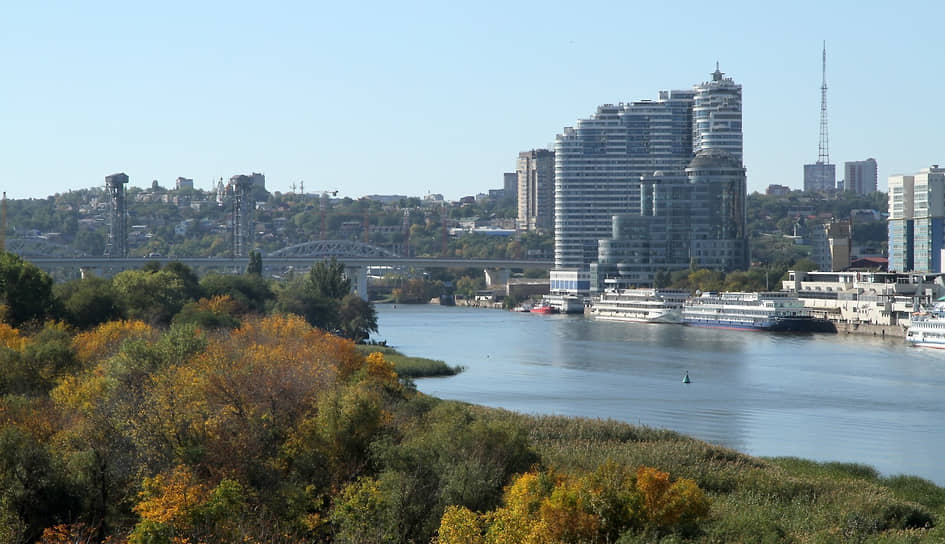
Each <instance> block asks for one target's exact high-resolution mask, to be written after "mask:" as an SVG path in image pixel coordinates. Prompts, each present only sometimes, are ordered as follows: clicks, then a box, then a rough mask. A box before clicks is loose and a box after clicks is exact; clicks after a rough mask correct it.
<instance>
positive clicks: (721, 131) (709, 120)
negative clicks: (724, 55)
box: [692, 63, 742, 163]
mask: <svg viewBox="0 0 945 544" xmlns="http://www.w3.org/2000/svg"><path fill="white" fill-rule="evenodd" d="M724 75H725V74H723V73H722V72H721V71H719V65H718V63H716V64H715V72H712V81H707V82H704V83H701V84H699V85H696V86H695V87H694V89H695V96H694V97H693V103H692V153H693V155H695V154H698V153H699V152H700V151H702V150H707V149H721V150H722V151H727V152H728V153H730V154H731V155H732V156H733V157H735V159H736V160H738V162H739V163H741V162H742V86H741V85H738V84H736V83H735V82H734V81H732V78H730V77H724Z"/></svg>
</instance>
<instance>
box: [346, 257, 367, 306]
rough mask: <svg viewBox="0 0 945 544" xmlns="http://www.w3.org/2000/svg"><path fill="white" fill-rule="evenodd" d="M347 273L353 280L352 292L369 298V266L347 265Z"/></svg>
mask: <svg viewBox="0 0 945 544" xmlns="http://www.w3.org/2000/svg"><path fill="white" fill-rule="evenodd" d="M345 275H346V276H348V279H349V280H351V292H352V293H355V294H357V295H358V296H359V297H361V298H363V299H364V300H367V299H368V292H367V267H366V266H351V265H345Z"/></svg>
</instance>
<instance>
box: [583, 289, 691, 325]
mask: <svg viewBox="0 0 945 544" xmlns="http://www.w3.org/2000/svg"><path fill="white" fill-rule="evenodd" d="M688 297H689V292H688V291H683V290H677V289H617V290H607V291H604V292H603V293H601V295H600V296H599V297H595V298H594V299H593V301H591V316H593V317H594V318H596V319H602V320H608V321H629V322H634V323H682V306H683V302H685V301H686V298H688Z"/></svg>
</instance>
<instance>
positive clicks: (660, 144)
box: [551, 65, 747, 294]
mask: <svg viewBox="0 0 945 544" xmlns="http://www.w3.org/2000/svg"><path fill="white" fill-rule="evenodd" d="M741 96H742V90H741V85H737V84H736V83H735V82H734V81H733V80H732V79H731V78H726V77H724V74H723V73H722V72H721V71H720V70H719V68H718V65H716V70H715V72H713V73H712V79H711V81H708V82H704V83H701V84H697V85H694V86H693V88H692V89H691V90H674V91H660V93H659V98H658V99H657V100H640V101H635V102H630V103H620V104H617V105H612V104H606V105H603V106H600V107H598V108H597V112H596V113H595V114H594V115H592V116H591V117H590V118H587V119H580V120H578V122H577V123H576V125H575V126H574V127H567V128H565V129H564V131H563V133H562V134H559V135H558V136H557V138H556V142H555V270H553V271H552V274H551V290H552V292H560V293H569V294H586V293H588V292H589V291H590V290H591V283H592V276H594V274H592V273H591V272H590V265H591V264H592V263H596V262H598V261H599V260H600V259H601V258H603V260H604V261H605V263H604V264H605V265H608V266H609V265H610V264H613V265H615V266H622V267H623V269H624V270H625V271H626V272H627V273H628V274H629V273H630V272H629V271H630V269H631V268H634V266H636V265H632V263H631V262H632V261H633V260H634V259H636V260H637V263H636V264H637V265H639V266H638V267H637V268H638V269H639V273H640V274H644V275H645V274H650V275H652V274H651V273H652V271H653V270H656V269H659V268H660V267H663V265H664V264H666V263H668V261H672V262H673V263H675V262H676V261H677V260H679V261H685V265H686V266H688V263H689V258H690V257H691V256H690V255H689V253H688V252H689V250H690V248H691V247H692V246H691V242H692V241H693V239H692V237H691V236H688V235H687V237H686V241H685V243H684V244H683V246H678V247H677V246H673V244H676V243H677V242H675V241H673V240H674V236H675V234H670V233H668V232H664V230H663V229H665V228H670V227H672V228H673V229H676V228H677V227H679V226H680V225H681V224H682V223H681V221H683V218H682V217H676V218H674V219H665V218H667V217H669V216H667V215H665V214H682V213H690V212H693V213H695V210H699V213H702V212H705V213H706V214H708V213H709V212H708V211H707V210H708V207H709V206H722V205H723V203H722V202H721V201H719V202H713V203H711V204H709V203H706V204H705V205H704V206H703V205H701V204H700V205H696V204H692V203H686V202H682V201H680V202H676V198H677V197H678V198H680V199H683V200H686V199H689V198H690V197H689V196H688V195H698V196H693V197H692V198H693V199H697V198H710V196H709V195H710V193H711V194H713V195H716V196H718V197H719V198H721V196H720V195H718V194H716V193H715V192H713V191H714V189H712V190H708V189H707V187H708V186H706V187H699V188H698V189H697V187H696V186H695V183H694V181H693V176H695V177H696V178H699V179H704V178H705V177H706V176H709V177H711V176H714V173H711V172H709V171H708V170H704V169H701V167H700V166H699V163H696V164H695V165H693V164H691V163H692V161H693V159H694V158H695V157H696V155H697V153H698V154H700V155H704V157H714V158H718V157H720V156H724V157H725V159H724V162H725V165H724V168H725V175H726V176H730V175H732V170H731V169H732V168H735V169H736V170H738V172H740V175H741V179H742V183H741V187H742V189H741V190H742V191H743V192H744V191H745V189H744V169H743V168H742V166H741V163H742V152H743V148H742V122H741V119H742V115H741V103H742V98H741ZM714 158H713V159H712V160H715V159H714ZM706 160H708V159H706ZM690 166H695V167H697V170H694V171H693V172H692V173H689V172H688V171H687V167H690ZM717 166H720V165H717ZM700 184H702V182H700ZM674 192H675V193H674ZM673 194H676V196H672V195H673ZM712 198H714V197H712ZM744 200H745V196H744V194H743V195H741V197H740V202H741V203H740V204H738V206H741V209H742V211H741V212H739V215H740V216H741V217H742V218H743V217H744V211H743V208H744ZM725 205H728V203H726V204H725ZM647 206H651V207H652V209H650V208H647ZM684 209H685V210H686V211H685V212H683V211H682V210H684ZM661 210H665V212H664V211H661ZM615 216H619V217H617V218H615ZM634 216H636V217H634ZM639 217H642V218H639ZM691 219H692V218H686V219H685V220H686V221H689V220H691ZM699 220H700V221H702V219H699ZM708 220H709V219H708V218H706V221H708ZM743 220H744V219H742V221H743ZM667 221H668V223H667ZM700 225H701V224H700ZM687 228H689V229H690V230H691V231H692V232H696V230H695V229H697V228H701V227H699V226H695V225H692V224H690V225H689V226H688V227H687ZM743 231H744V224H742V226H741V227H740V229H739V232H743ZM726 232H728V230H726ZM711 236H713V237H714V236H715V234H713V235H711ZM602 240H607V241H606V242H603V243H604V245H605V246H606V247H604V248H603V256H602V255H601V254H599V251H598V249H599V245H600V243H602V242H601V241H602ZM667 244H669V246H667ZM717 245H718V244H716V246H717ZM670 246H673V247H670ZM746 247H747V246H746ZM680 248H683V249H684V250H685V252H686V257H685V258H684V259H683V258H679V259H677V257H674V255H678V251H679V250H680ZM706 251H709V249H708V246H706ZM726 251H728V250H726ZM746 255H747V252H742V251H741V250H739V253H738V254H737V255H732V257H733V258H734V261H733V262H737V263H738V265H737V267H741V266H742V263H746V262H747V259H745V256H746ZM720 266H724V267H726V268H729V267H736V265H734V264H731V265H720ZM605 268H606V267H605ZM640 278H642V276H640Z"/></svg>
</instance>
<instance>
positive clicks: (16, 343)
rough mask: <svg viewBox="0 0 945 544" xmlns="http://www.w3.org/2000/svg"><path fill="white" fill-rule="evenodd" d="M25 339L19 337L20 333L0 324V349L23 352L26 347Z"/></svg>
mask: <svg viewBox="0 0 945 544" xmlns="http://www.w3.org/2000/svg"><path fill="white" fill-rule="evenodd" d="M26 344H27V339H26V338H24V337H22V336H20V331H19V330H18V329H15V328H13V327H11V326H10V325H7V324H6V323H2V322H0V347H5V348H7V349H12V350H13V351H23V348H25V347H26Z"/></svg>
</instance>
